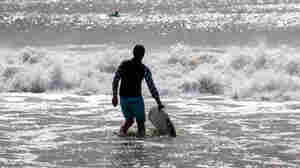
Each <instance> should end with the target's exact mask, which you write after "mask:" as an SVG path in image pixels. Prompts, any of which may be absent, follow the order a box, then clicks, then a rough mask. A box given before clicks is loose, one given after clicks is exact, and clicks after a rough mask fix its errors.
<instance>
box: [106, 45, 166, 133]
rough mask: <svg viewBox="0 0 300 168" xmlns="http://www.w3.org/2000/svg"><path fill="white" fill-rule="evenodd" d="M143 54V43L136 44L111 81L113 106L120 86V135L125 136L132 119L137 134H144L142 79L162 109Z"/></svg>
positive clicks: (115, 104)
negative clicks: (129, 57) (136, 128)
mask: <svg viewBox="0 0 300 168" xmlns="http://www.w3.org/2000/svg"><path fill="white" fill-rule="evenodd" d="M144 55H145V48H144V46H143V45H136V46H135V47H134V49H133V58H132V59H130V60H125V61H123V62H122V63H121V64H120V66H119V67H118V69H117V71H116V73H115V76H114V79H113V83H112V88H113V98H112V104H113V106H115V107H116V106H117V105H118V87H119V81H120V80H121V86H120V93H119V94H120V104H121V110H122V113H123V115H124V117H125V122H124V124H123V125H122V126H121V128H120V135H121V136H125V135H126V134H127V131H128V129H129V128H130V127H131V126H132V125H133V123H134V119H135V120H136V122H137V126H138V133H137V136H139V137H144V136H145V121H146V117H145V105H144V99H143V97H142V81H143V79H145V80H146V83H147V85H148V88H149V90H150V92H151V95H152V97H153V98H154V99H155V100H156V103H157V104H158V108H159V109H162V108H163V107H164V106H163V104H162V103H161V101H160V98H159V93H158V91H157V89H156V87H155V84H154V82H153V80H152V75H151V71H150V69H149V68H148V67H147V66H146V65H144V64H143V63H142V60H143V58H144Z"/></svg>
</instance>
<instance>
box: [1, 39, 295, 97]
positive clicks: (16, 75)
mask: <svg viewBox="0 0 300 168" xmlns="http://www.w3.org/2000/svg"><path fill="white" fill-rule="evenodd" d="M299 51H300V49H299V48H291V47H287V46H279V47H277V48H272V47H269V46H266V45H265V44H259V45H256V46H244V47H219V48H208V47H200V46H189V45H184V44H180V43H178V44H176V45H172V46H169V47H164V48H160V49H150V50H149V51H148V52H147V55H146V57H145V60H144V62H145V64H146V65H148V66H149V67H150V68H151V70H152V71H153V76H154V79H155V82H156V83H157V86H158V88H159V90H160V92H161V93H162V94H163V95H170V96H172V95H173V96H174V95H178V94H195V95H197V94H216V95H225V96H229V97H232V98H237V99H264V100H289V99H293V100H294V99H299V98H300V97H299V96H298V95H299V94H298V90H299V89H300V61H299V60H300V59H299V57H300V56H299V55H298V53H299ZM130 58H131V51H130V49H128V47H124V46H109V45H96V46H92V45H88V46H78V45H75V46H63V47H62V46H61V47H60V48H35V47H25V48H22V49H19V50H17V51H14V50H9V49H6V50H2V52H1V54H0V59H1V64H0V89H1V91H2V92H10V91H13V92H49V91H75V92H79V93H103V94H111V81H112V78H113V72H114V71H115V70H116V68H117V66H118V64H119V63H120V62H121V60H123V59H130ZM143 88H144V90H145V92H144V93H145V94H149V93H148V91H146V88H147V87H145V86H144V87H143Z"/></svg>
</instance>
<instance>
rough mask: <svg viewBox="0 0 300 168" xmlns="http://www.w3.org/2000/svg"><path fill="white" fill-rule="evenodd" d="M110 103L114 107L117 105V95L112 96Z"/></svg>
mask: <svg viewBox="0 0 300 168" xmlns="http://www.w3.org/2000/svg"><path fill="white" fill-rule="evenodd" d="M111 103H112V105H113V106H114V107H116V106H117V105H118V97H117V96H113V98H112V100H111Z"/></svg>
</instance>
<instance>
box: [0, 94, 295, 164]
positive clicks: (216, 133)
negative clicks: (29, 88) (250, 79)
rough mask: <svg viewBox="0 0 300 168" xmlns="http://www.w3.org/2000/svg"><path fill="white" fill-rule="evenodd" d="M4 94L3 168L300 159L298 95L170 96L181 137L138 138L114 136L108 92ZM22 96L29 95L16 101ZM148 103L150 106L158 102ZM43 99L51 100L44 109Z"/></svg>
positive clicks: (116, 114)
mask: <svg viewBox="0 0 300 168" xmlns="http://www.w3.org/2000/svg"><path fill="white" fill-rule="evenodd" d="M1 97H3V98H4V99H3V100H1V102H0V105H1V108H0V112H1V115H0V123H1V134H2V135H3V136H2V138H1V143H0V145H1V149H2V153H1V158H2V159H1V160H0V162H1V165H3V166H13V167H15V166H22V167H23V166H25V167H40V166H50V167H74V166H75V167H78V166H80V167H97V166H98V167H104V166H105V167H172V168H173V167H174V168H175V167H188V168H189V167H190V168H192V167H195V166H198V167H270V168H271V167H274V166H279V167H286V168H290V167H293V168H296V167H298V166H299V164H300V163H299V153H300V144H299V141H298V139H299V136H300V135H299V129H300V116H299V112H300V111H299V108H295V107H296V106H299V102H295V101H294V102H285V103H277V102H255V101H253V102H243V101H232V100H228V99H225V98H222V97H218V98H216V97H215V98H212V97H205V96H204V97H199V100H196V99H194V100H192V101H191V100H189V99H186V98H182V99H181V100H179V99H177V100H176V99H171V98H169V99H166V100H163V101H164V102H165V103H166V104H167V108H168V109H169V111H170V114H169V115H170V116H171V118H172V120H173V122H174V124H175V125H176V127H177V133H178V137H177V138H169V137H159V136H157V137H155V136H154V137H147V138H145V139H135V138H120V137H118V136H116V135H114V134H113V132H114V131H117V130H118V129H119V125H120V124H121V123H122V117H121V113H120V111H119V110H118V108H112V107H111V105H110V104H109V103H106V102H107V101H108V100H109V99H110V97H107V96H101V95H99V96H91V97H90V96H78V95H56V94H49V98H47V97H44V96H43V94H41V95H39V94H11V95H10V94H1ZM6 97H9V98H8V99H6ZM38 97H40V98H38ZM54 97H56V99H53V98H54ZM14 98H15V99H14ZM19 98H23V99H24V101H23V102H19V101H14V100H18V99H19ZM95 99H96V100H99V101H98V102H97V104H95V103H94V102H93V101H94V100H95ZM146 102H147V103H146V109H147V110H148V109H149V106H150V104H152V103H153V102H152V100H151V101H150V100H148V99H147V100H146ZM41 103H44V104H47V107H46V108H44V109H43V110H41V108H40V107H41ZM6 104H11V105H13V106H3V105H6ZM26 104H31V106H26ZM66 104H68V106H66ZM84 104H90V105H89V106H86V105H84ZM183 105H184V106H183ZM18 107H19V108H18ZM21 107H23V109H22V108H21ZM292 107H294V108H292ZM109 116H110V117H113V118H114V119H111V118H110V117H109ZM146 125H147V128H148V131H149V129H151V128H153V126H152V125H151V124H150V123H149V122H148V121H147V123H146ZM135 129H136V128H133V130H135Z"/></svg>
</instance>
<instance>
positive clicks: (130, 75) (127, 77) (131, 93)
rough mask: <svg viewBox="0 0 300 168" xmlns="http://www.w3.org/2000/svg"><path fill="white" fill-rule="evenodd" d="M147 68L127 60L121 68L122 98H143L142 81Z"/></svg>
mask: <svg viewBox="0 0 300 168" xmlns="http://www.w3.org/2000/svg"><path fill="white" fill-rule="evenodd" d="M146 69H147V68H146V66H145V65H144V64H142V63H140V62H136V61H133V60H126V61H124V62H122V64H121V65H120V67H119V73H120V76H121V86H120V96H124V97H136V96H141V95H142V93H141V90H142V81H143V79H144V76H145V72H146Z"/></svg>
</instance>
